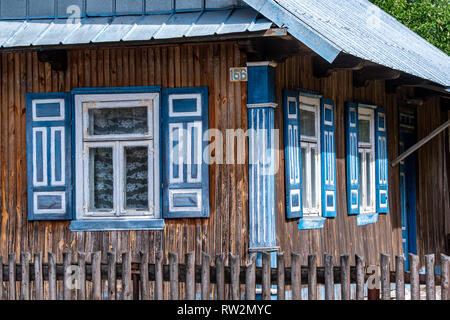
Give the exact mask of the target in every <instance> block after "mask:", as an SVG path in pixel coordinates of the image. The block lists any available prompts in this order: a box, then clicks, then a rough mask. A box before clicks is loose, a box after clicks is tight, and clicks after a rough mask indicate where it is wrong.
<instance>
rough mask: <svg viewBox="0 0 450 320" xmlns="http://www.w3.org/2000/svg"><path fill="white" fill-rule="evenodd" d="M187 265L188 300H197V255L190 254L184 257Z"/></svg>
mask: <svg viewBox="0 0 450 320" xmlns="http://www.w3.org/2000/svg"><path fill="white" fill-rule="evenodd" d="M184 260H185V263H186V300H195V255H194V252H188V253H186V254H185V256H184Z"/></svg>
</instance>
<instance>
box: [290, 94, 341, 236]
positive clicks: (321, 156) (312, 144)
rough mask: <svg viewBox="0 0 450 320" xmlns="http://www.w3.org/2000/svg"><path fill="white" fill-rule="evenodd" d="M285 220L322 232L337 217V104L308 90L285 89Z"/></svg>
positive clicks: (302, 227) (301, 227) (300, 227)
mask: <svg viewBox="0 0 450 320" xmlns="http://www.w3.org/2000/svg"><path fill="white" fill-rule="evenodd" d="M283 100H284V103H283V104H284V157H285V165H284V168H285V187H286V217H287V218H288V219H294V218H300V220H299V223H298V228H299V229H301V230H304V229H320V228H322V227H323V226H324V224H325V221H326V218H333V217H336V207H337V206H336V170H335V168H336V154H335V138H334V137H335V115H334V114H335V113H334V101H333V100H330V99H326V98H323V97H322V96H321V95H319V94H317V93H314V92H312V91H308V90H302V89H299V90H298V91H289V90H284V92H283Z"/></svg>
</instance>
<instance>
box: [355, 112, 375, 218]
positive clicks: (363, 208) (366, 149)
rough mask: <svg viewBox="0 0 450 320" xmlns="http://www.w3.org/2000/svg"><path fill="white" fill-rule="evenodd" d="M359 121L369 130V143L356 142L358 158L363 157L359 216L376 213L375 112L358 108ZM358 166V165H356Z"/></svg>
mask: <svg viewBox="0 0 450 320" xmlns="http://www.w3.org/2000/svg"><path fill="white" fill-rule="evenodd" d="M360 119H363V120H368V121H369V130H370V135H369V136H370V143H367V142H361V141H358V157H361V153H363V154H364V157H363V158H362V160H361V163H362V167H361V168H360V169H361V176H360V177H359V184H360V188H359V192H360V199H361V201H360V204H359V211H360V213H361V214H371V213H375V212H376V204H375V194H376V190H375V189H376V184H375V161H376V159H375V112H374V110H373V109H369V108H362V107H359V108H358V121H359V120H360ZM367 155H370V156H371V159H372V161H371V162H370V179H371V181H372V183H371V185H370V199H371V203H370V204H368V203H367V178H366V177H367V172H366V167H367V166H366V161H367ZM358 165H359V163H358Z"/></svg>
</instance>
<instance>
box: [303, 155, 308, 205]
mask: <svg viewBox="0 0 450 320" xmlns="http://www.w3.org/2000/svg"><path fill="white" fill-rule="evenodd" d="M307 185H308V184H307V181H306V148H302V202H303V207H304V208H308V201H307V200H306V198H307V190H306V187H305V186H307Z"/></svg>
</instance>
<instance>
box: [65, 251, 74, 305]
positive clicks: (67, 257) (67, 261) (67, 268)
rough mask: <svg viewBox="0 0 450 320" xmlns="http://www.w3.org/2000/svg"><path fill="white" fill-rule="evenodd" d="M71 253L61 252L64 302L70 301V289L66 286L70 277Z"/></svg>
mask: <svg viewBox="0 0 450 320" xmlns="http://www.w3.org/2000/svg"><path fill="white" fill-rule="evenodd" d="M71 267H72V252H70V251H64V252H63V268H64V277H63V299H64V300H72V288H71V287H70V286H69V285H68V284H69V280H70V276H71V275H72V269H71Z"/></svg>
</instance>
